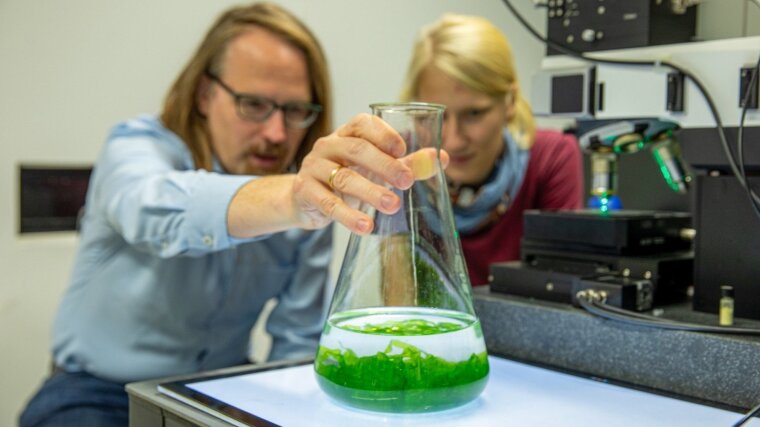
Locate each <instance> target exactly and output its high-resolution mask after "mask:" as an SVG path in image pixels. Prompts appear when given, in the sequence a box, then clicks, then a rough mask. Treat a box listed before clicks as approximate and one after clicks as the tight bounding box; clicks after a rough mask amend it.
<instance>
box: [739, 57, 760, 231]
mask: <svg viewBox="0 0 760 427" xmlns="http://www.w3.org/2000/svg"><path fill="white" fill-rule="evenodd" d="M758 69H760V56H758V58H757V64H755V68H754V69H753V70H752V78H750V81H749V84H748V85H747V89H746V90H745V91H744V95H743V96H742V116H741V119H740V120H739V133H738V136H737V140H736V151H737V156H738V162H739V169H740V171H741V173H742V177H743V178H744V182H746V183H747V186H746V187H745V189H746V190H747V195H748V196H749V199H750V202H752V203H751V205H752V209H753V210H754V211H755V214H756V215H757V216H758V217H760V204H758V203H756V201H755V199H753V198H752V194H751V193H750V191H749V190H750V183H749V181H748V180H747V171H746V168H745V165H744V119H745V117H746V116H747V106H748V104H749V99H750V98H751V97H752V95H753V93H752V89H753V86H754V84H755V82H756V81H757V73H758Z"/></svg>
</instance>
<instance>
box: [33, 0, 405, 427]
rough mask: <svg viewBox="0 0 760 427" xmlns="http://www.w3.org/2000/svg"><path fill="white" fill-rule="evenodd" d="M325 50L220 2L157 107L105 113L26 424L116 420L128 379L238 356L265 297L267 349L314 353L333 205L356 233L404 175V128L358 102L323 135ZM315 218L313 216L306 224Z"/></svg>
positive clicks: (385, 206)
mask: <svg viewBox="0 0 760 427" xmlns="http://www.w3.org/2000/svg"><path fill="white" fill-rule="evenodd" d="M329 91H330V88H329V79H328V75H327V67H326V63H325V58H324V54H323V52H322V49H321V47H320V46H319V44H318V42H317V41H316V39H315V38H314V36H313V35H312V34H311V33H310V32H309V30H308V29H307V28H306V27H305V26H304V25H303V24H302V23H301V22H300V21H298V20H297V19H296V18H295V17H294V16H292V15H291V14H289V13H288V12H287V11H285V10H283V9H282V8H280V7H278V6H275V5H272V4H265V3H262V4H254V5H251V6H246V7H238V8H234V9H231V10H229V11H228V12H226V13H225V14H223V15H222V16H221V17H220V18H219V19H218V20H217V22H216V23H215V24H214V25H213V27H212V28H211V29H210V31H209V32H208V34H207V35H206V37H205V39H204V40H203V41H202V43H201V45H200V47H199V48H198V51H197V52H196V53H195V55H194V56H193V58H192V59H191V60H190V62H189V63H188V64H187V66H186V67H185V69H184V70H183V71H182V72H181V73H180V75H179V77H178V79H177V80H176V82H175V84H174V85H173V87H172V88H171V90H170V91H169V94H168V96H167V98H166V103H165V106H164V109H163V112H162V114H161V116H160V119H159V118H158V117H151V116H141V117H139V118H137V119H134V120H131V121H128V122H125V123H122V124H120V125H118V126H116V127H115V128H114V129H113V131H112V133H111V135H110V137H109V139H108V141H107V143H106V145H105V147H104V149H103V152H102V154H101V156H100V158H99V159H98V161H97V163H96V165H95V168H94V171H93V175H92V179H91V182H90V188H89V190H88V195H87V202H86V208H85V214H84V217H83V220H82V227H81V245H80V248H79V251H78V254H77V258H76V263H75V266H74V269H73V273H72V278H71V284H70V286H69V289H68V290H67V292H66V294H65V296H64V298H63V301H62V303H61V306H60V308H59V312H58V315H57V318H56V321H55V326H54V332H53V356H54V363H55V369H54V373H53V375H51V377H50V378H49V379H48V380H47V381H46V382H45V383H44V384H43V386H42V387H41V389H40V390H39V391H38V392H37V394H36V395H35V396H34V397H33V398H32V400H31V401H30V402H29V405H28V406H27V408H26V409H25V411H24V413H23V414H22V416H21V419H20V424H21V425H22V426H32V425H46V426H47V425H77V426H82V425H98V426H104V425H126V424H127V415H128V400H127V395H126V392H125V391H124V384H125V383H127V382H132V381H138V380H143V379H146V378H152V377H162V376H168V375H175V374H185V373H190V372H196V371H200V370H206V369H215V368H221V367H225V366H231V365H235V364H241V363H245V362H246V361H247V359H246V357H247V354H248V344H249V343H248V338H249V333H250V329H251V326H252V325H253V324H254V323H255V321H256V319H257V318H258V316H259V314H260V312H261V309H262V307H263V305H264V303H265V302H266V301H267V300H268V299H270V298H273V297H276V298H277V299H278V301H279V303H278V305H277V307H276V308H275V309H274V311H273V312H272V314H271V316H270V318H269V322H268V326H267V329H268V331H269V333H270V334H271V335H272V337H273V346H272V353H271V355H270V357H271V358H286V357H297V356H305V355H313V351H314V349H315V346H316V343H317V340H318V338H319V333H320V331H321V326H322V321H323V304H324V301H325V284H326V282H327V280H328V278H327V266H328V263H329V257H330V247H331V238H330V236H331V231H330V228H329V227H327V225H328V224H329V223H330V222H331V221H333V220H336V221H338V222H340V223H342V224H343V225H345V226H346V227H348V228H349V229H350V230H351V231H353V232H356V233H363V234H364V233H368V232H370V231H371V230H372V227H373V222H372V219H371V217H369V216H368V215H366V214H365V213H363V212H360V211H359V210H356V209H354V208H353V207H352V206H349V205H348V204H347V203H345V202H344V201H343V198H342V197H344V196H350V197H351V198H352V199H357V200H360V201H364V202H366V203H369V204H370V205H372V206H374V207H375V208H377V209H379V210H380V211H383V212H386V213H392V212H395V211H396V210H398V208H399V206H400V200H399V199H398V197H397V196H396V195H395V194H394V193H393V192H392V191H391V190H389V189H387V188H385V187H384V186H380V185H376V184H374V183H372V182H370V181H369V180H367V179H365V178H364V176H363V175H362V174H360V173H359V172H358V171H366V172H372V173H374V174H376V175H377V176H380V177H382V178H383V179H384V180H385V181H387V182H388V183H389V184H391V185H393V186H395V187H398V188H408V187H409V186H411V184H412V182H413V180H414V176H413V172H412V170H411V169H410V168H409V167H407V166H406V164H405V163H407V162H405V161H399V160H398V159H397V158H399V157H401V156H402V155H403V154H404V152H405V145H404V142H403V140H402V139H401V137H400V136H399V135H398V134H397V133H396V132H394V131H392V130H391V128H390V127H389V126H387V125H386V124H385V123H384V122H382V121H380V120H379V119H377V118H374V117H371V116H368V115H360V116H357V117H356V118H355V119H353V120H352V121H351V122H349V123H347V124H345V125H344V126H342V127H340V128H339V129H338V130H337V131H336V132H334V133H333V134H331V135H328V136H325V135H326V134H327V133H328V132H329V130H330V115H331V112H332V105H331V101H330V94H329ZM306 230H313V231H306Z"/></svg>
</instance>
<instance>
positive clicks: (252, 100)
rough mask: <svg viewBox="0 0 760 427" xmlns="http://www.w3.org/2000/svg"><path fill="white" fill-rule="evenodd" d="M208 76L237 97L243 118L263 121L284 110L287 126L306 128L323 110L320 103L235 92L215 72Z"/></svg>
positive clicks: (207, 74) (239, 111)
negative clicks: (280, 100) (279, 101)
mask: <svg viewBox="0 0 760 427" xmlns="http://www.w3.org/2000/svg"><path fill="white" fill-rule="evenodd" d="M206 76H208V78H210V79H211V80H213V81H215V82H216V83H218V84H219V86H221V87H222V89H224V91H225V92H227V93H229V94H230V95H231V96H232V98H234V99H235V107H236V108H237V112H238V115H239V116H240V118H242V119H246V120H252V121H254V122H263V121H265V120H267V119H268V118H269V117H270V116H271V115H272V114H274V112H275V110H282V113H283V115H284V116H285V125H286V126H287V127H289V128H294V129H304V128H307V127H309V126H311V124H312V123H314V120H316V119H317V116H319V113H320V111H322V106H321V105H318V104H311V103H308V102H297V101H292V102H285V103H283V104H278V103H277V102H276V101H275V100H273V99H270V98H267V97H264V96H259V95H251V94H245V93H239V92H235V91H234V90H232V88H231V87H229V86H227V85H226V84H225V83H224V82H223V81H222V80H221V79H220V78H219V77H217V76H215V75H214V74H212V73H208V72H207V73H206Z"/></svg>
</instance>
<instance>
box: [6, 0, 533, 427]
mask: <svg viewBox="0 0 760 427" xmlns="http://www.w3.org/2000/svg"><path fill="white" fill-rule="evenodd" d="M237 3H238V2H233V1H229V0H224V1H187V0H161V1H153V0H151V1H148V0H130V1H117V0H37V1H26V0H0V203H2V205H3V206H5V208H4V209H1V210H0V273H1V276H2V280H1V281H0V348H2V351H0V425H14V424H15V423H16V417H17V415H18V412H19V410H20V408H21V407H22V405H23V404H24V402H25V401H26V399H28V397H29V396H30V395H31V394H32V393H33V391H34V390H35V389H36V388H37V386H38V385H39V383H40V382H41V381H42V380H43V378H44V377H45V375H46V372H47V368H48V364H49V360H50V358H49V350H48V346H49V330H50V324H51V322H52V317H53V314H54V311H55V308H56V306H57V303H58V300H59V298H60V295H61V293H62V292H63V289H64V288H65V286H66V284H67V280H68V274H69V271H70V267H71V262H72V260H73V256H74V250H75V247H76V243H77V237H76V235H74V234H73V233H47V234H42V235H37V236H19V235H18V234H17V231H16V230H17V228H18V226H17V222H18V218H17V211H18V198H19V195H18V190H17V187H18V182H17V180H18V178H17V176H18V172H17V167H18V165H19V164H20V163H33V164H48V165H52V164H62V165H82V164H91V163H92V162H93V161H94V160H95V158H96V156H97V153H98V150H99V148H100V146H101V144H102V142H103V138H104V136H105V135H106V133H107V131H108V129H109V127H110V126H111V125H113V124H114V123H115V122H117V121H119V120H122V119H126V118H129V117H131V116H133V115H135V114H138V113H142V112H156V111H157V110H158V109H159V107H160V103H161V100H162V97H163V95H164V93H165V91H166V89H167V88H168V86H169V84H170V83H171V81H172V80H173V78H174V77H175V75H176V73H177V72H178V71H179V69H180V67H181V66H182V65H183V64H184V62H185V60H186V59H187V58H188V56H189V55H190V54H191V52H192V51H193V49H194V48H195V46H196V44H197V42H198V41H199V40H200V38H201V37H202V34H203V33H204V31H205V30H206V28H207V27H208V26H209V25H210V23H211V21H212V19H213V18H214V17H216V15H217V14H218V13H219V12H220V11H221V10H223V9H224V8H226V7H227V6H229V5H232V4H237ZM280 3H281V4H283V5H284V6H286V7H288V8H289V9H291V10H292V11H293V12H295V13H296V14H297V15H298V16H300V17H301V18H302V19H303V20H304V21H306V23H307V24H308V25H310V26H311V27H312V29H313V30H314V31H315V33H316V34H317V35H318V37H320V39H321V40H322V43H323V45H324V47H325V49H326V51H327V55H328V59H329V61H330V66H331V70H332V80H333V84H334V88H335V91H334V94H335V97H336V112H335V120H336V123H341V122H343V121H345V120H347V119H348V118H350V117H351V116H353V115H354V114H356V113H358V112H366V111H368V108H367V105H368V104H369V103H371V102H375V101H384V100H393V99H395V98H396V96H397V94H398V90H399V88H400V85H401V81H402V76H403V72H404V69H405V67H406V62H407V60H408V56H409V53H410V50H411V44H412V40H413V39H414V37H415V34H416V31H417V29H418V28H419V27H420V26H421V25H423V24H425V23H429V22H431V21H433V20H435V19H436V18H438V17H439V16H440V15H441V14H442V13H443V12H445V11H454V12H463V13H471V14H480V15H484V16H487V17H489V18H490V19H492V20H493V21H494V22H496V23H497V24H499V25H500V26H501V27H502V28H503V29H504V31H505V32H506V33H507V35H508V36H509V37H510V39H511V40H512V43H513V45H514V51H515V56H516V57H517V64H518V72H519V75H520V76H523V79H524V84H523V86H524V87H530V85H529V81H528V77H529V76H530V75H531V74H532V73H533V72H534V71H535V70H536V69H537V67H538V63H539V61H540V59H541V58H542V57H543V52H544V49H543V47H542V46H540V45H539V44H538V43H537V42H535V41H534V40H532V39H531V38H530V37H529V35H528V34H527V33H526V32H524V31H523V30H522V29H521V28H520V27H519V25H518V24H517V23H516V21H515V20H514V19H513V18H512V17H511V16H510V15H509V13H508V12H507V10H506V9H505V8H504V6H503V5H502V4H501V2H500V1H497V0H468V1H461V0H382V1H370V0H287V1H285V0H284V1H281V2H280ZM516 3H520V8H521V10H523V11H524V13H526V14H528V16H529V18H530V19H531V20H532V21H533V23H534V25H537V26H539V28H542V27H543V18H542V16H543V15H542V12H540V11H536V10H533V9H532V7H531V6H530V3H529V2H527V1H519V2H516ZM344 243H345V241H344V240H341V242H340V244H344ZM342 250H343V249H342V248H341V249H340V250H338V252H339V253H340V254H342Z"/></svg>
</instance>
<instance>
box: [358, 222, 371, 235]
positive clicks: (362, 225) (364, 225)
mask: <svg viewBox="0 0 760 427" xmlns="http://www.w3.org/2000/svg"><path fill="white" fill-rule="evenodd" d="M356 228H357V229H359V231H360V232H362V233H367V232H369V231H370V230H369V221H367V220H366V219H360V220H359V221H357V222H356Z"/></svg>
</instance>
